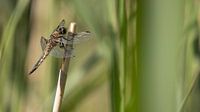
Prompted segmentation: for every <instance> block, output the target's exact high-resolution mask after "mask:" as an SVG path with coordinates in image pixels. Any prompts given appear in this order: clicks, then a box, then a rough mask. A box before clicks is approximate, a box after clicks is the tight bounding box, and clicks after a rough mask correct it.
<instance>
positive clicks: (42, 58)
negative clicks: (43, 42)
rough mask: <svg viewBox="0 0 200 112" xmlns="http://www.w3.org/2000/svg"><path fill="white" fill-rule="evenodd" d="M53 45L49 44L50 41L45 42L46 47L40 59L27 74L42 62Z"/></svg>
mask: <svg viewBox="0 0 200 112" xmlns="http://www.w3.org/2000/svg"><path fill="white" fill-rule="evenodd" d="M54 46H55V45H53V44H50V43H49V44H47V47H46V48H45V51H44V53H43V55H42V56H41V57H40V59H39V60H38V61H37V63H36V64H35V65H34V67H33V69H32V70H31V71H30V72H29V75H30V74H32V73H33V72H34V71H35V70H36V69H37V68H38V67H39V66H40V65H41V64H42V62H43V61H44V60H45V59H46V57H47V56H48V55H49V53H50V51H51V50H52V49H53V47H54Z"/></svg>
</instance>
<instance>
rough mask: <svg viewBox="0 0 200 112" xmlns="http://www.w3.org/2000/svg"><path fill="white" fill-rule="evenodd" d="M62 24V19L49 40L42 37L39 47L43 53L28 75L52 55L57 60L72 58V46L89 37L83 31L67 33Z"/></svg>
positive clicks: (88, 32) (89, 34) (88, 33)
mask: <svg viewBox="0 0 200 112" xmlns="http://www.w3.org/2000/svg"><path fill="white" fill-rule="evenodd" d="M64 24H65V20H64V19H63V20H62V21H61V22H60V23H59V25H58V26H57V28H56V29H54V30H53V32H52V33H51V35H50V38H49V39H46V38H45V37H43V36H42V37H41V39H40V45H41V48H42V51H43V53H42V55H41V57H40V58H39V59H38V61H37V62H36V63H35V65H34V66H33V68H32V69H31V71H30V72H29V75H30V74H32V73H33V72H34V71H35V70H36V69H37V68H38V67H39V66H40V65H41V64H42V63H43V61H44V60H45V59H46V57H47V56H48V55H52V56H54V57H57V58H67V57H73V46H72V44H78V43H80V42H82V41H86V40H88V39H89V37H91V33H90V31H83V32H79V33H72V32H68V31H67V28H66V27H65V26H64Z"/></svg>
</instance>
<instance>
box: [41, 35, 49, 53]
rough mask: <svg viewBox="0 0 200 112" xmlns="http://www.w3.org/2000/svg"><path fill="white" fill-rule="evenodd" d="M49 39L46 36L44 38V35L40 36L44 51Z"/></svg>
mask: <svg viewBox="0 0 200 112" xmlns="http://www.w3.org/2000/svg"><path fill="white" fill-rule="evenodd" d="M47 42H48V40H47V39H46V38H44V37H43V36H42V37H41V38H40V45H41V48H42V51H44V49H45V47H46V45H47Z"/></svg>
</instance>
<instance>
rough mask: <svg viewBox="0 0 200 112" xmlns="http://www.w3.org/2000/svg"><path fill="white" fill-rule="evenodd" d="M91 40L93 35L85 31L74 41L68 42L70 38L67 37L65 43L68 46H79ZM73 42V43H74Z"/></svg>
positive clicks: (77, 35) (76, 36)
mask: <svg viewBox="0 0 200 112" xmlns="http://www.w3.org/2000/svg"><path fill="white" fill-rule="evenodd" d="M90 38H91V33H90V32H89V31H84V32H80V33H77V34H75V36H74V38H73V39H72V40H68V37H67V36H66V37H65V40H64V43H66V44H72V43H73V44H79V43H81V42H84V41H87V40H89V39H90ZM72 41H73V42H72Z"/></svg>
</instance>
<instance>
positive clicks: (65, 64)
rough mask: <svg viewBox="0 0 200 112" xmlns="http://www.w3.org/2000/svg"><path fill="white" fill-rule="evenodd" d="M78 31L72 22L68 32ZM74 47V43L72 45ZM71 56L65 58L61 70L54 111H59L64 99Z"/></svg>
mask: <svg viewBox="0 0 200 112" xmlns="http://www.w3.org/2000/svg"><path fill="white" fill-rule="evenodd" d="M75 31H76V23H73V22H72V23H70V25H69V29H68V32H71V33H74V32H75ZM71 47H73V45H71ZM69 62H70V57H67V58H63V61H62V65H61V68H60V71H59V78H58V83H57V89H56V95H55V99H54V105H53V112H59V111H60V108H61V104H62V99H63V95H64V90H65V84H66V80H67V72H68V68H69Z"/></svg>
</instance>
